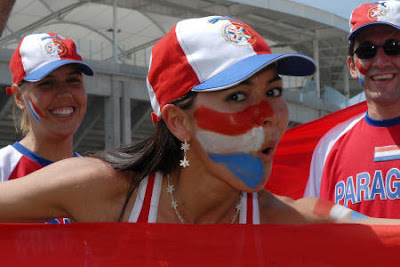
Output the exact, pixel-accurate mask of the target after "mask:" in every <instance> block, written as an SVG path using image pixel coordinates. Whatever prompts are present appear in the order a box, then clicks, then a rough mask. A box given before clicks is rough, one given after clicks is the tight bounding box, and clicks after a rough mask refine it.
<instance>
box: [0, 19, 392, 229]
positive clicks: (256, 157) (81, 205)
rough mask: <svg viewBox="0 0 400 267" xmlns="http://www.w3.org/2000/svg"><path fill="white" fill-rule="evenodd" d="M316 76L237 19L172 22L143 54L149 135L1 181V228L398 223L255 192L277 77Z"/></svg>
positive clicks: (274, 125)
mask: <svg viewBox="0 0 400 267" xmlns="http://www.w3.org/2000/svg"><path fill="white" fill-rule="evenodd" d="M314 71H315V64H314V62H313V60H312V59H310V58H309V57H307V56H305V55H302V54H297V53H287V54H272V52H271V51H270V49H269V47H268V45H267V43H266V42H265V41H264V40H263V38H262V37H261V36H260V35H259V34H258V33H256V32H255V31H254V30H253V29H252V28H250V27H249V26H248V25H246V24H244V23H243V22H241V21H239V20H236V19H233V18H230V17H223V16H211V17H204V18H198V19H188V20H183V21H181V22H178V23H177V24H176V25H175V26H174V27H173V28H172V30H171V31H170V32H169V33H168V34H167V35H166V36H165V37H164V38H162V39H161V40H160V41H159V42H158V43H157V44H156V45H155V46H154V48H153V50H152V57H151V64H150V68H149V73H148V76H147V86H148V91H149V96H150V101H151V105H152V107H153V110H154V112H153V121H154V122H155V124H156V127H157V130H156V132H155V133H154V134H153V135H152V136H151V137H150V138H148V139H146V140H144V141H142V142H140V143H137V144H132V145H128V146H125V147H120V148H117V149H115V150H113V151H107V152H101V153H98V154H95V155H93V156H92V157H87V158H69V159H65V160H61V161H59V162H56V163H54V164H51V165H49V166H47V167H45V168H42V169H40V170H38V171H37V172H34V173H32V174H30V175H28V176H27V177H25V178H21V179H18V180H15V181H9V182H6V183H2V184H0V221H3V222H10V221H41V220H46V219H47V218H52V217H59V216H61V217H69V218H71V219H73V220H74V221H76V222H90V221H92V222H93V221H96V222H102V221H123V222H150V223H178V224H180V223H182V224H229V223H240V224H267V223H279V224H305V223H322V222H360V223H374V224H378V223H382V224H383V223H387V224H389V223H390V224H393V223H395V222H397V221H387V220H382V219H374V218H366V217H365V216H363V215H361V214H359V213H354V212H352V211H351V210H349V209H347V208H344V207H342V206H339V205H334V204H332V203H330V202H326V201H321V200H318V199H311V198H310V199H302V200H298V201H294V200H291V199H288V198H284V197H280V196H276V195H274V194H272V193H270V192H267V191H265V190H264V189H263V187H264V185H265V183H266V181H267V179H268V176H269V174H270V172H271V166H272V160H273V155H274V151H275V149H276V147H277V145H278V142H279V139H280V138H281V136H282V134H283V132H284V131H285V129H286V127H287V123H288V109H287V106H286V103H285V101H284V99H283V98H282V80H281V78H280V75H295V76H306V75H312V74H313V73H314ZM50 178H51V179H50ZM37 185H40V186H37ZM27 192H29V194H27Z"/></svg>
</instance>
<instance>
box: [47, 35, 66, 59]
mask: <svg viewBox="0 0 400 267" xmlns="http://www.w3.org/2000/svg"><path fill="white" fill-rule="evenodd" d="M42 41H44V42H43V50H44V52H45V54H47V55H49V56H63V55H65V54H66V53H67V47H66V46H65V44H64V43H63V41H62V40H61V38H60V37H59V36H58V35H57V36H54V37H53V36H46V37H42Z"/></svg>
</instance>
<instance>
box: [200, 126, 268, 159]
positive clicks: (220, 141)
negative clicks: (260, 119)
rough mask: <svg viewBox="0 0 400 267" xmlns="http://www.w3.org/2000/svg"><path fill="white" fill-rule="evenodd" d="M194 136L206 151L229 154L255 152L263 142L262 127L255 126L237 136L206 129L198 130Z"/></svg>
mask: <svg viewBox="0 0 400 267" xmlns="http://www.w3.org/2000/svg"><path fill="white" fill-rule="evenodd" d="M196 137H197V139H198V140H199V142H200V144H201V145H202V147H203V148H204V150H205V151H206V152H208V153H215V154H230V153H239V152H240V153H250V152H257V151H258V150H260V149H261V147H262V145H263V143H264V138H265V135H264V129H263V127H255V128H253V129H251V130H250V131H248V132H247V133H244V134H242V135H237V136H228V135H223V134H218V133H215V132H211V131H206V130H198V131H197V133H196Z"/></svg>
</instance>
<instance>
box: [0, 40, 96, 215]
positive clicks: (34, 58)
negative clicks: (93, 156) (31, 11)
mask: <svg viewBox="0 0 400 267" xmlns="http://www.w3.org/2000/svg"><path fill="white" fill-rule="evenodd" d="M10 70H11V73H12V77H13V84H12V86H11V87H9V88H7V93H8V94H12V95H13V97H14V100H15V106H14V119H15V122H16V124H19V127H18V130H19V132H20V133H21V134H22V135H23V138H22V140H20V141H19V142H18V141H17V142H15V143H14V144H12V145H9V146H7V147H5V148H3V149H1V150H0V181H2V182H4V181H7V180H13V179H16V178H20V177H22V176H25V175H27V174H29V173H31V172H33V171H36V170H38V169H41V168H42V167H44V166H46V165H49V164H51V163H53V162H55V161H58V160H61V159H65V158H68V157H74V156H79V155H78V154H77V153H76V152H74V151H73V134H74V133H75V132H76V130H77V129H78V127H79V125H80V124H81V122H82V119H83V116H84V115H85V111H86V102H87V96H86V93H85V88H84V86H83V77H82V73H85V74H87V75H93V70H92V69H91V68H90V66H89V65H87V64H86V63H84V62H82V58H81V56H80V55H79V53H78V50H77V48H76V45H75V43H74V42H73V41H72V40H71V39H65V38H63V37H61V36H60V35H58V34H55V33H40V34H30V35H28V36H26V37H24V38H23V39H22V40H21V41H20V43H19V45H18V48H17V49H16V50H15V52H14V54H13V56H12V58H11V61H10ZM66 221H67V220H66V219H64V220H59V219H55V220H53V221H52V222H55V223H57V222H59V223H62V222H66Z"/></svg>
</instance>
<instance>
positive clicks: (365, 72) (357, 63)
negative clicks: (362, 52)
mask: <svg viewBox="0 0 400 267" xmlns="http://www.w3.org/2000/svg"><path fill="white" fill-rule="evenodd" d="M355 63H356V67H357V69H358V70H359V71H360V73H361V74H362V75H365V74H367V70H366V69H364V68H363V67H362V66H361V64H360V62H359V61H358V60H356V62H355Z"/></svg>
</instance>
